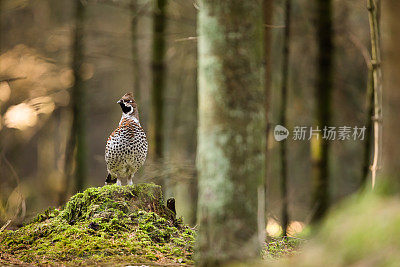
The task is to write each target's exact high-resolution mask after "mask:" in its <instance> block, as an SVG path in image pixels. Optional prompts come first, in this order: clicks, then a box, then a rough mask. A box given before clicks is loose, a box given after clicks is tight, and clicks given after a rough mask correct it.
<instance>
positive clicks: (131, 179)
mask: <svg viewBox="0 0 400 267" xmlns="http://www.w3.org/2000/svg"><path fill="white" fill-rule="evenodd" d="M127 184H128V185H133V175H132V176H131V178H128V182H127Z"/></svg>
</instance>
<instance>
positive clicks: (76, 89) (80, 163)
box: [59, 0, 86, 203]
mask: <svg viewBox="0 0 400 267" xmlns="http://www.w3.org/2000/svg"><path fill="white" fill-rule="evenodd" d="M84 14H85V6H84V4H83V2H82V1H81V0H75V30H74V35H73V44H72V71H73V76H74V85H73V87H72V90H71V101H70V109H71V111H72V126H71V132H70V136H69V140H68V142H67V146H66V149H65V166H64V168H65V188H64V192H62V194H61V198H60V201H59V202H60V203H62V202H65V200H66V197H67V194H68V190H69V185H70V182H69V180H70V179H71V172H72V169H74V174H73V176H74V180H75V191H82V190H83V189H84V186H85V180H86V141H85V140H86V138H85V135H86V132H85V112H84V109H85V105H86V103H85V88H84V82H83V78H82V64H83V61H84V58H83V57H84V56H83V37H84V36H83V35H84V32H83V29H84Z"/></svg>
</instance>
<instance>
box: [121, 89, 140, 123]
mask: <svg viewBox="0 0 400 267" xmlns="http://www.w3.org/2000/svg"><path fill="white" fill-rule="evenodd" d="M117 103H118V104H119V105H120V106H121V109H122V113H123V116H128V117H134V118H136V119H137V120H139V110H138V106H137V104H136V101H135V99H134V98H133V94H132V93H126V94H125V95H124V96H123V97H121V99H120V100H118V102H117Z"/></svg>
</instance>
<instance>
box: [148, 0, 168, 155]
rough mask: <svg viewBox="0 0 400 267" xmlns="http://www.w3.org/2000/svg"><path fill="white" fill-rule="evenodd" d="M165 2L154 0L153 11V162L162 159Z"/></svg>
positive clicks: (164, 0) (163, 0) (165, 0)
mask: <svg viewBox="0 0 400 267" xmlns="http://www.w3.org/2000/svg"><path fill="white" fill-rule="evenodd" d="M166 5H167V0H154V11H153V58H152V70H153V84H152V91H151V116H152V117H151V128H150V130H151V136H152V137H151V138H152V142H151V147H150V148H151V151H152V154H153V157H154V160H155V161H159V160H160V159H161V158H162V157H163V146H164V144H163V136H164V91H165V64H164V57H165V33H164V32H165V26H166V24H165V23H166V19H165V12H166Z"/></svg>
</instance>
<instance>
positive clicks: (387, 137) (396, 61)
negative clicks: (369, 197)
mask: <svg viewBox="0 0 400 267" xmlns="http://www.w3.org/2000/svg"><path fill="white" fill-rule="evenodd" d="M382 11H383V14H382V25H384V26H385V28H384V29H383V32H385V33H386V34H385V35H383V48H384V49H383V51H385V54H384V61H383V71H384V73H385V75H384V76H383V86H384V88H385V94H384V98H383V103H384V105H383V107H384V110H383V114H384V116H385V117H384V120H383V128H384V129H385V131H384V132H383V140H384V141H383V151H384V153H383V163H384V164H383V169H382V174H381V175H380V176H382V179H381V180H385V181H386V182H387V183H389V184H390V188H391V189H393V190H396V191H397V192H399V190H400V175H399V158H400V145H399V144H400V143H399V136H400V124H399V114H400V104H399V103H400V90H399V88H398V87H399V84H400V49H399V43H400V24H399V14H400V2H399V1H398V0H386V1H382ZM383 178H386V179H383ZM378 182H379V181H378Z"/></svg>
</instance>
